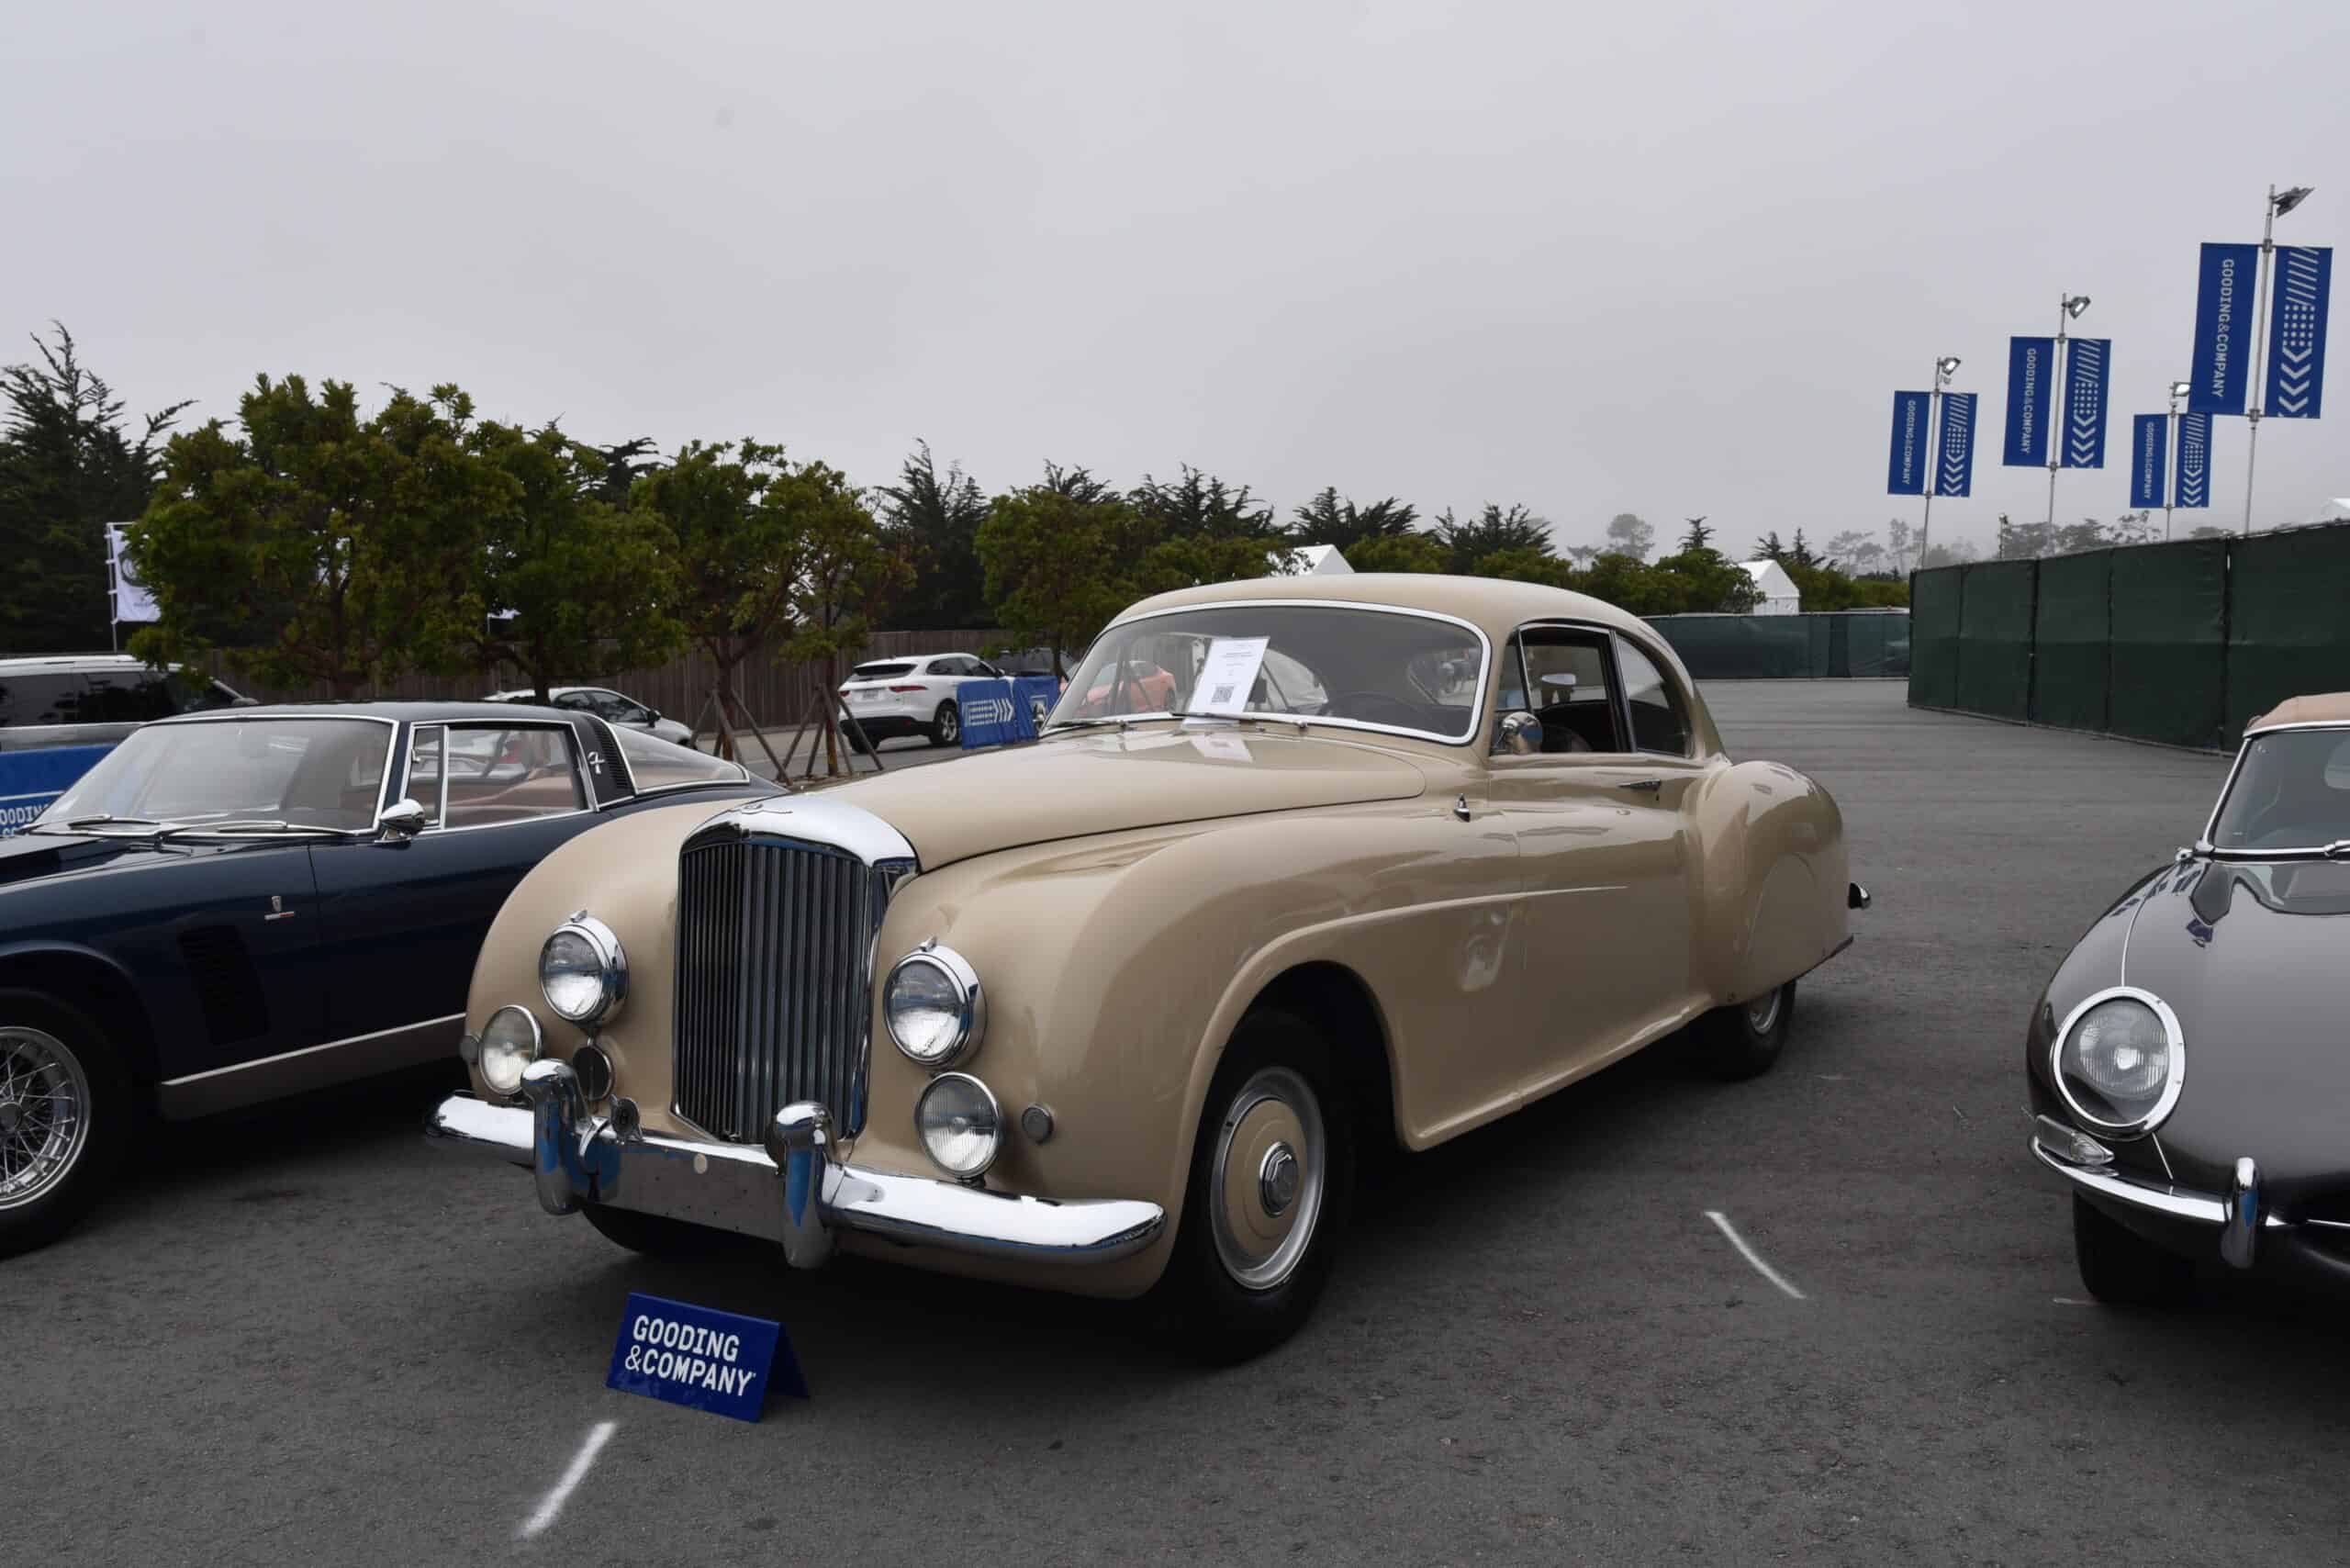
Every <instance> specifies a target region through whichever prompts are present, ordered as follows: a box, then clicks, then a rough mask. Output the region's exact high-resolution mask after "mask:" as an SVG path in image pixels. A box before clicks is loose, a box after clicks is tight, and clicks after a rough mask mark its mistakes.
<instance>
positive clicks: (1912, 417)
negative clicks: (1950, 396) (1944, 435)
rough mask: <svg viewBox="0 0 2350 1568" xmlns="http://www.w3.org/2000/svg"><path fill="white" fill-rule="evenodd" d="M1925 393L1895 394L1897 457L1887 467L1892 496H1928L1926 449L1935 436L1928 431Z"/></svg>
mask: <svg viewBox="0 0 2350 1568" xmlns="http://www.w3.org/2000/svg"><path fill="white" fill-rule="evenodd" d="M1929 400H1930V399H1929V398H1928V396H1927V394H1925V393H1923V392H1896V393H1895V394H1894V395H1893V455H1892V457H1891V458H1890V459H1889V460H1888V461H1887V462H1886V470H1885V491H1886V494H1887V495H1889V496H1922V495H1924V494H1925V493H1926V464H1927V461H1928V458H1927V453H1926V448H1927V445H1928V443H1929V437H1930V434H1931V432H1930V431H1928V430H1927V428H1926V424H1927V416H1926V405H1927V403H1928V401H1929Z"/></svg>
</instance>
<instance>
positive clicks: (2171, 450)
mask: <svg viewBox="0 0 2350 1568" xmlns="http://www.w3.org/2000/svg"><path fill="white" fill-rule="evenodd" d="M2179 386H2180V383H2178V382H2176V381H2174V382H2172V383H2171V384H2170V424H2169V427H2168V429H2169V431H2170V444H2169V445H2168V446H2166V447H2165V448H2164V449H2163V472H2162V481H2163V542H2164V543H2169V542H2170V509H2171V508H2173V507H2175V506H2177V504H2178V388H2179Z"/></svg>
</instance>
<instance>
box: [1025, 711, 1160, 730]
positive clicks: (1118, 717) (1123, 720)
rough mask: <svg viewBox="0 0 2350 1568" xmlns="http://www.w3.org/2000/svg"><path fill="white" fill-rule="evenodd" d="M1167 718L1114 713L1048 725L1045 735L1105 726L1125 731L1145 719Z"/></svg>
mask: <svg viewBox="0 0 2350 1568" xmlns="http://www.w3.org/2000/svg"><path fill="white" fill-rule="evenodd" d="M1166 717H1167V715H1166V714H1164V713H1113V714H1110V715H1109V716H1107V717H1105V718H1100V719H1063V720H1060V721H1059V722H1057V723H1051V724H1046V726H1045V728H1044V732H1043V733H1044V734H1052V733H1053V732H1054V731H1055V730H1091V729H1095V728H1098V727H1100V726H1101V725H1103V724H1115V725H1117V726H1118V728H1120V729H1122V730H1123V729H1125V727H1126V726H1127V725H1128V724H1133V723H1139V722H1141V721H1143V720H1145V719H1164V718H1166Z"/></svg>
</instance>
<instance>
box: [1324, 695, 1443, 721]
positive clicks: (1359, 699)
mask: <svg viewBox="0 0 2350 1568" xmlns="http://www.w3.org/2000/svg"><path fill="white" fill-rule="evenodd" d="M1360 708H1371V709H1374V710H1375V709H1381V708H1383V709H1385V710H1387V711H1388V714H1389V715H1391V716H1389V717H1384V718H1382V717H1381V716H1380V715H1379V714H1378V713H1377V712H1360V711H1350V709H1360ZM1322 711H1323V714H1324V715H1325V716H1326V717H1328V718H1332V719H1360V720H1362V721H1363V722H1365V723H1370V724H1404V725H1408V726H1410V727H1412V728H1414V729H1417V728H1418V727H1420V725H1422V724H1423V723H1425V722H1427V721H1426V718H1425V716H1424V715H1423V714H1422V713H1421V712H1420V711H1419V710H1418V709H1416V708H1415V707H1413V706H1412V705H1411V704H1410V703H1409V702H1406V701H1404V700H1403V699H1402V698H1400V697H1390V696H1388V695H1387V693H1385V692H1384V691H1341V692H1340V693H1338V695H1337V696H1336V697H1333V698H1331V699H1330V700H1328V701H1327V702H1325V703H1324V704H1322Z"/></svg>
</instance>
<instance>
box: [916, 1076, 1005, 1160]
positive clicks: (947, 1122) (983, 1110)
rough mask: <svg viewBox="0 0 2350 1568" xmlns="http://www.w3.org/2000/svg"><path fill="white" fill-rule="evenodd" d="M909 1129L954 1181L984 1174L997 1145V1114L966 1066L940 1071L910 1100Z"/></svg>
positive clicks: (1000, 1122) (1000, 1124)
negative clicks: (911, 1127)
mask: <svg viewBox="0 0 2350 1568" xmlns="http://www.w3.org/2000/svg"><path fill="white" fill-rule="evenodd" d="M914 1130H915V1131H916V1132H918V1133H920V1134H921V1135H922V1146H923V1148H925V1149H928V1150H929V1151H930V1158H931V1159H934V1160H935V1161H936V1162H937V1164H938V1168H939V1169H940V1170H944V1171H946V1173H947V1174H948V1175H949V1176H953V1177H955V1178H957V1180H960V1181H966V1182H968V1181H969V1180H971V1179H972V1178H973V1177H975V1176H979V1175H981V1174H984V1173H985V1171H986V1170H987V1168H988V1167H989V1166H990V1165H992V1164H994V1163H995V1155H996V1150H997V1149H999V1148H1002V1147H1003V1117H1002V1114H1001V1113H1000V1112H998V1111H997V1109H996V1103H995V1096H994V1095H993V1094H991V1093H990V1092H988V1086H987V1085H986V1084H984V1083H981V1082H980V1081H979V1080H978V1079H976V1078H973V1077H972V1076H971V1075H970V1074H969V1073H968V1072H944V1073H941V1074H939V1075H938V1076H937V1077H936V1078H934V1079H932V1080H931V1081H930V1085H929V1087H928V1088H926V1089H924V1090H923V1092H922V1098H921V1099H919V1100H917V1101H915V1102H914Z"/></svg>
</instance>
